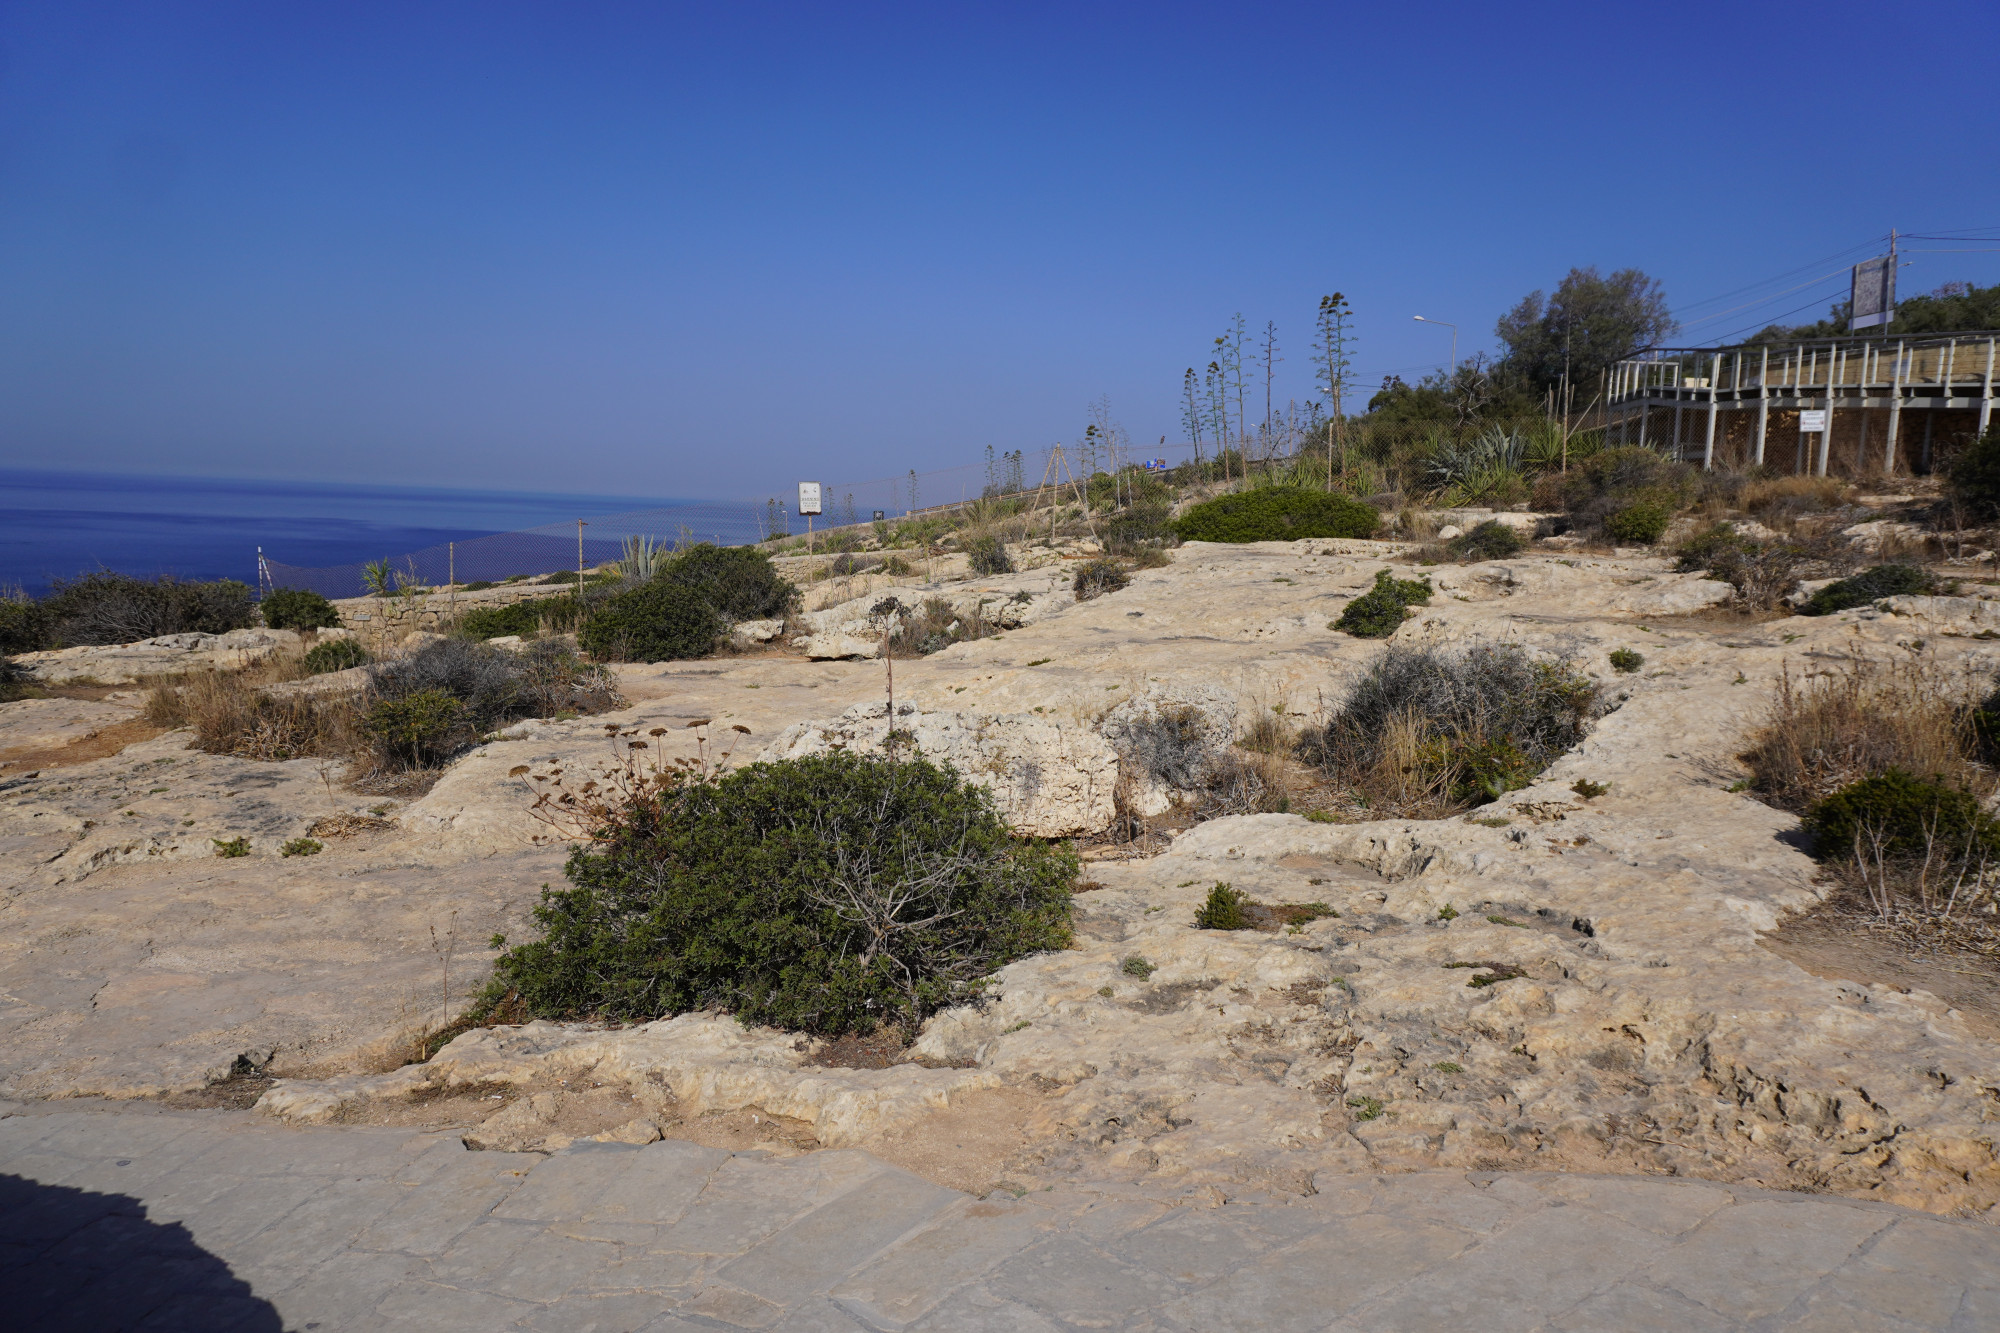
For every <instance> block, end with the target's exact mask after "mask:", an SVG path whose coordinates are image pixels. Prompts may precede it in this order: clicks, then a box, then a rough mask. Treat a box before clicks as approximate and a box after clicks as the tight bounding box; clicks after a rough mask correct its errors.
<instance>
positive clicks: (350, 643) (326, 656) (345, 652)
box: [305, 639, 374, 676]
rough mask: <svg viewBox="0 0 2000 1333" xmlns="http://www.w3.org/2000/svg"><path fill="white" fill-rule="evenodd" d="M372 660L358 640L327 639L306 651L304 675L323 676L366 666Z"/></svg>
mask: <svg viewBox="0 0 2000 1333" xmlns="http://www.w3.org/2000/svg"><path fill="white" fill-rule="evenodd" d="M373 660H374V659H373V658H371V657H370V656H369V655H368V650H367V649H366V648H363V647H362V646H361V641H360V640H359V639H328V640H327V641H326V642H325V643H316V644H314V645H313V646H312V647H310V648H308V649H306V661H305V666H306V674H307V675H310V676H324V675H326V674H327V673H328V672H330V671H345V670H347V669H348V668H349V667H358V666H367V665H368V663H369V662H371V661H373Z"/></svg>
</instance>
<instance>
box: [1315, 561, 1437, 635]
mask: <svg viewBox="0 0 2000 1333" xmlns="http://www.w3.org/2000/svg"><path fill="white" fill-rule="evenodd" d="M1430 599H1431V585H1430V582H1429V580H1427V579H1426V580H1419V579H1399V578H1397V577H1395V576H1394V575H1393V574H1391V573H1390V572H1389V571H1388V570H1386V569H1384V570H1380V571H1378V572H1377V573H1376V575H1375V586H1374V587H1372V588H1370V589H1369V590H1368V591H1367V592H1364V593H1362V594H1361V595H1360V596H1359V597H1357V598H1355V599H1354V600H1353V601H1351V602H1349V603H1348V604H1347V605H1346V607H1344V608H1343V609H1342V610H1341V613H1340V619H1338V620H1336V621H1334V622H1333V624H1332V625H1331V626H1330V627H1329V628H1332V629H1337V630H1340V631H1342V632H1344V633H1347V634H1352V635H1353V636H1354V637H1355V638H1357V639H1386V638H1388V637H1389V636H1390V635H1391V634H1394V633H1395V632H1396V631H1397V629H1399V628H1400V627H1401V626H1402V623H1403V622H1404V621H1405V620H1407V619H1408V618H1409V614H1410V611H1409V608H1410V607H1411V606H1412V605H1422V604H1423V603H1425V602H1428V601H1430Z"/></svg>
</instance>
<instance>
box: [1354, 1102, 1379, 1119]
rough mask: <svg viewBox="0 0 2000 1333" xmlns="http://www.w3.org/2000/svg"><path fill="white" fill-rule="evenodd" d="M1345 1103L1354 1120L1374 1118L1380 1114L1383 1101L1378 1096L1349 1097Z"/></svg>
mask: <svg viewBox="0 0 2000 1333" xmlns="http://www.w3.org/2000/svg"><path fill="white" fill-rule="evenodd" d="M1347 1105H1348V1107H1349V1108H1350V1109H1351V1110H1353V1112H1354V1118H1355V1119H1356V1120H1376V1119H1379V1118H1380V1117H1381V1115H1382V1105H1383V1103H1382V1099H1381V1098H1379V1097H1349V1098H1348V1099H1347Z"/></svg>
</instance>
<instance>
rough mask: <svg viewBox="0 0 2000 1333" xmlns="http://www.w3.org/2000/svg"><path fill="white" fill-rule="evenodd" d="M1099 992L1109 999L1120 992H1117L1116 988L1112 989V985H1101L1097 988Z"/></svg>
mask: <svg viewBox="0 0 2000 1333" xmlns="http://www.w3.org/2000/svg"><path fill="white" fill-rule="evenodd" d="M1097 993H1098V994H1099V995H1102V996H1103V997H1104V998H1105V999H1107V1000H1108V999H1110V998H1111V997H1112V996H1114V995H1116V994H1117V993H1118V992H1117V991H1115V990H1112V989H1111V987H1109V986H1099V987H1098V988H1097Z"/></svg>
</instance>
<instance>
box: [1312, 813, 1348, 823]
mask: <svg viewBox="0 0 2000 1333" xmlns="http://www.w3.org/2000/svg"><path fill="white" fill-rule="evenodd" d="M1306 818H1307V819H1308V820H1309V821H1311V822H1312V823H1315V824H1337V823H1339V822H1340V821H1339V820H1338V819H1336V818H1335V817H1334V815H1333V814H1332V813H1331V812H1330V811H1326V810H1308V811H1306Z"/></svg>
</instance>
